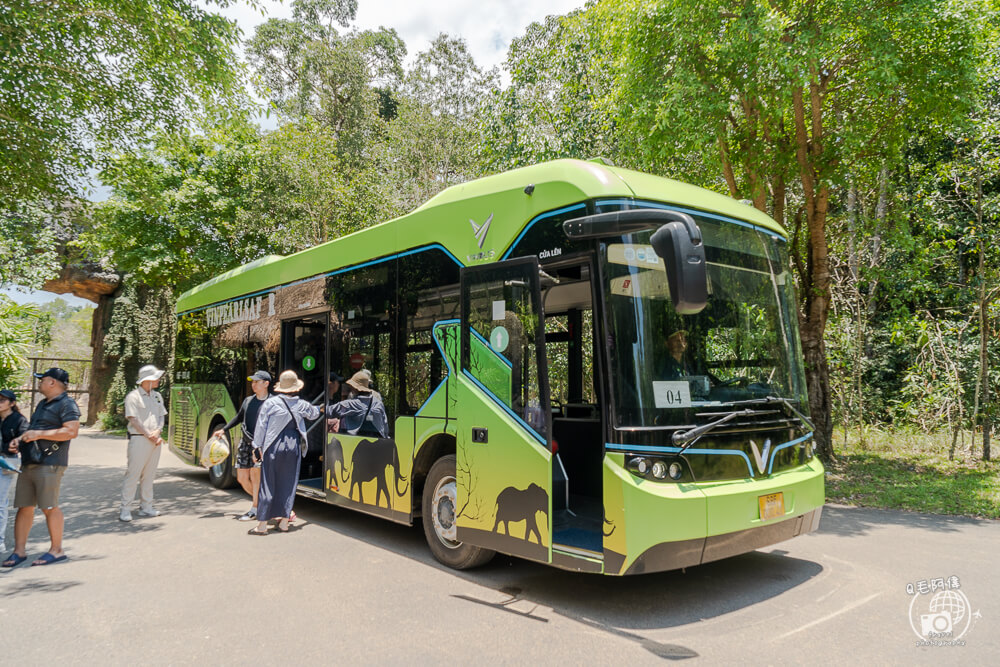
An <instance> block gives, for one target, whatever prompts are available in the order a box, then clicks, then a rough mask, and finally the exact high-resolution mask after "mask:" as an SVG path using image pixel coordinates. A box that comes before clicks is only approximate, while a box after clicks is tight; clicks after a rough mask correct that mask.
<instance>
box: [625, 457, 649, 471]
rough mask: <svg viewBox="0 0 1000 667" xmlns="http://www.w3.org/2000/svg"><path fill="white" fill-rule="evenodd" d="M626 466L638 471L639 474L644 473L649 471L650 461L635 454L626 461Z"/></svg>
mask: <svg viewBox="0 0 1000 667" xmlns="http://www.w3.org/2000/svg"><path fill="white" fill-rule="evenodd" d="M628 467H629V469H630V470H632V471H633V472H636V473H639V474H640V475H645V474H646V473H647V472H649V467H650V462H649V459H644V458H642V457H641V456H636V457H635V458H633V459H630V460H629V462H628Z"/></svg>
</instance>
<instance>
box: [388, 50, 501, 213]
mask: <svg viewBox="0 0 1000 667" xmlns="http://www.w3.org/2000/svg"><path fill="white" fill-rule="evenodd" d="M496 84H497V81H496V74H495V72H483V71H482V69H480V68H479V67H478V66H477V65H476V63H475V61H474V59H473V58H472V55H471V54H470V53H469V50H468V47H467V46H466V43H465V41H464V40H462V39H461V38H455V37H450V36H448V35H446V34H443V33H442V34H440V35H438V36H437V37H436V38H435V39H434V41H433V42H431V45H430V47H429V48H428V49H427V50H426V51H423V52H421V53H418V54H417V56H416V58H415V61H414V64H413V67H412V68H411V69H410V70H409V71H408V72H407V73H406V76H405V77H404V80H403V84H402V87H401V90H400V92H399V94H398V95H397V106H396V111H395V117H394V118H393V119H392V120H391V121H390V122H389V124H388V130H387V135H386V138H385V141H384V143H383V154H382V156H381V158H380V160H379V161H380V163H381V166H380V170H382V171H383V172H384V173H386V174H387V176H388V178H389V181H390V183H392V186H391V193H390V194H389V196H391V197H392V200H393V213H394V214H396V215H401V214H403V213H405V212H407V211H408V210H411V209H413V208H416V207H417V206H419V205H420V204H422V203H424V202H425V201H427V200H428V199H430V198H431V197H432V196H434V195H435V194H437V193H438V192H440V191H441V190H443V189H444V188H447V187H448V186H450V185H455V184H456V183H463V182H465V181H469V180H472V179H474V178H477V177H479V176H481V175H483V170H482V168H481V163H480V161H479V159H478V156H477V154H476V151H475V149H474V146H475V145H476V144H477V143H478V141H479V129H478V126H477V118H478V114H479V112H480V110H481V109H482V105H483V101H484V100H485V99H486V98H487V96H488V95H489V91H490V89H491V88H493V87H494V86H495V85H496Z"/></svg>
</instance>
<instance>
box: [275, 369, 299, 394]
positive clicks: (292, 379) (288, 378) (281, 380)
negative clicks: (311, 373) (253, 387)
mask: <svg viewBox="0 0 1000 667" xmlns="http://www.w3.org/2000/svg"><path fill="white" fill-rule="evenodd" d="M304 386H306V383H305V382H303V381H302V380H300V379H299V376H298V375H296V374H295V371H282V372H281V375H279V376H278V386H276V387H275V388H274V390H275V391H276V392H278V393H279V394H291V393H292V392H294V391H298V390H299V389H302V387H304Z"/></svg>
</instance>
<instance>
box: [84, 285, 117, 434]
mask: <svg viewBox="0 0 1000 667" xmlns="http://www.w3.org/2000/svg"><path fill="white" fill-rule="evenodd" d="M119 292H120V290H118V291H116V292H115V293H114V294H105V295H102V296H100V297H99V298H98V301H97V308H95V309H94V319H93V325H92V327H91V330H90V347H91V350H92V352H91V355H92V357H91V359H92V362H91V366H90V386H89V387H88V388H87V390H88V392H89V393H90V395H89V397H88V399H89V401H90V403H89V406H90V407H89V408H88V409H87V424H88V425H91V424H93V423H94V421H95V420H96V419H97V415H98V414H99V413H101V412H107V410H108V386H109V385H110V384H111V376H112V375H113V374H114V372H115V369H114V367H113V366H111V365H110V364H108V358H107V355H105V353H104V336H105V334H106V333H107V330H108V322H109V321H110V320H111V309H112V308H113V307H114V302H115V297H116V296H117V295H118V293H119Z"/></svg>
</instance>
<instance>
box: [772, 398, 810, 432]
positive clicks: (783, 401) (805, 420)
mask: <svg viewBox="0 0 1000 667" xmlns="http://www.w3.org/2000/svg"><path fill="white" fill-rule="evenodd" d="M764 400H765V401H767V402H768V403H781V404H782V405H784V406H785V407H786V408H788V409H789V410H791V412H792V414H793V415H795V416H796V417H798V418H799V419H800V420H801V421H802V423H803V424H805V425H806V426H808V427H809V430H810V431H812V432H813V433H815V432H816V427H815V426H813V423H812V421H810V419H809V417H806V416H805V415H804V414H802V413H801V412H799V409H798V408H796V407H795V406H794V405H792V402H791V401H790V400H788V399H787V398H782V397H781V396H768V397H767V398H765V399H764Z"/></svg>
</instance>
